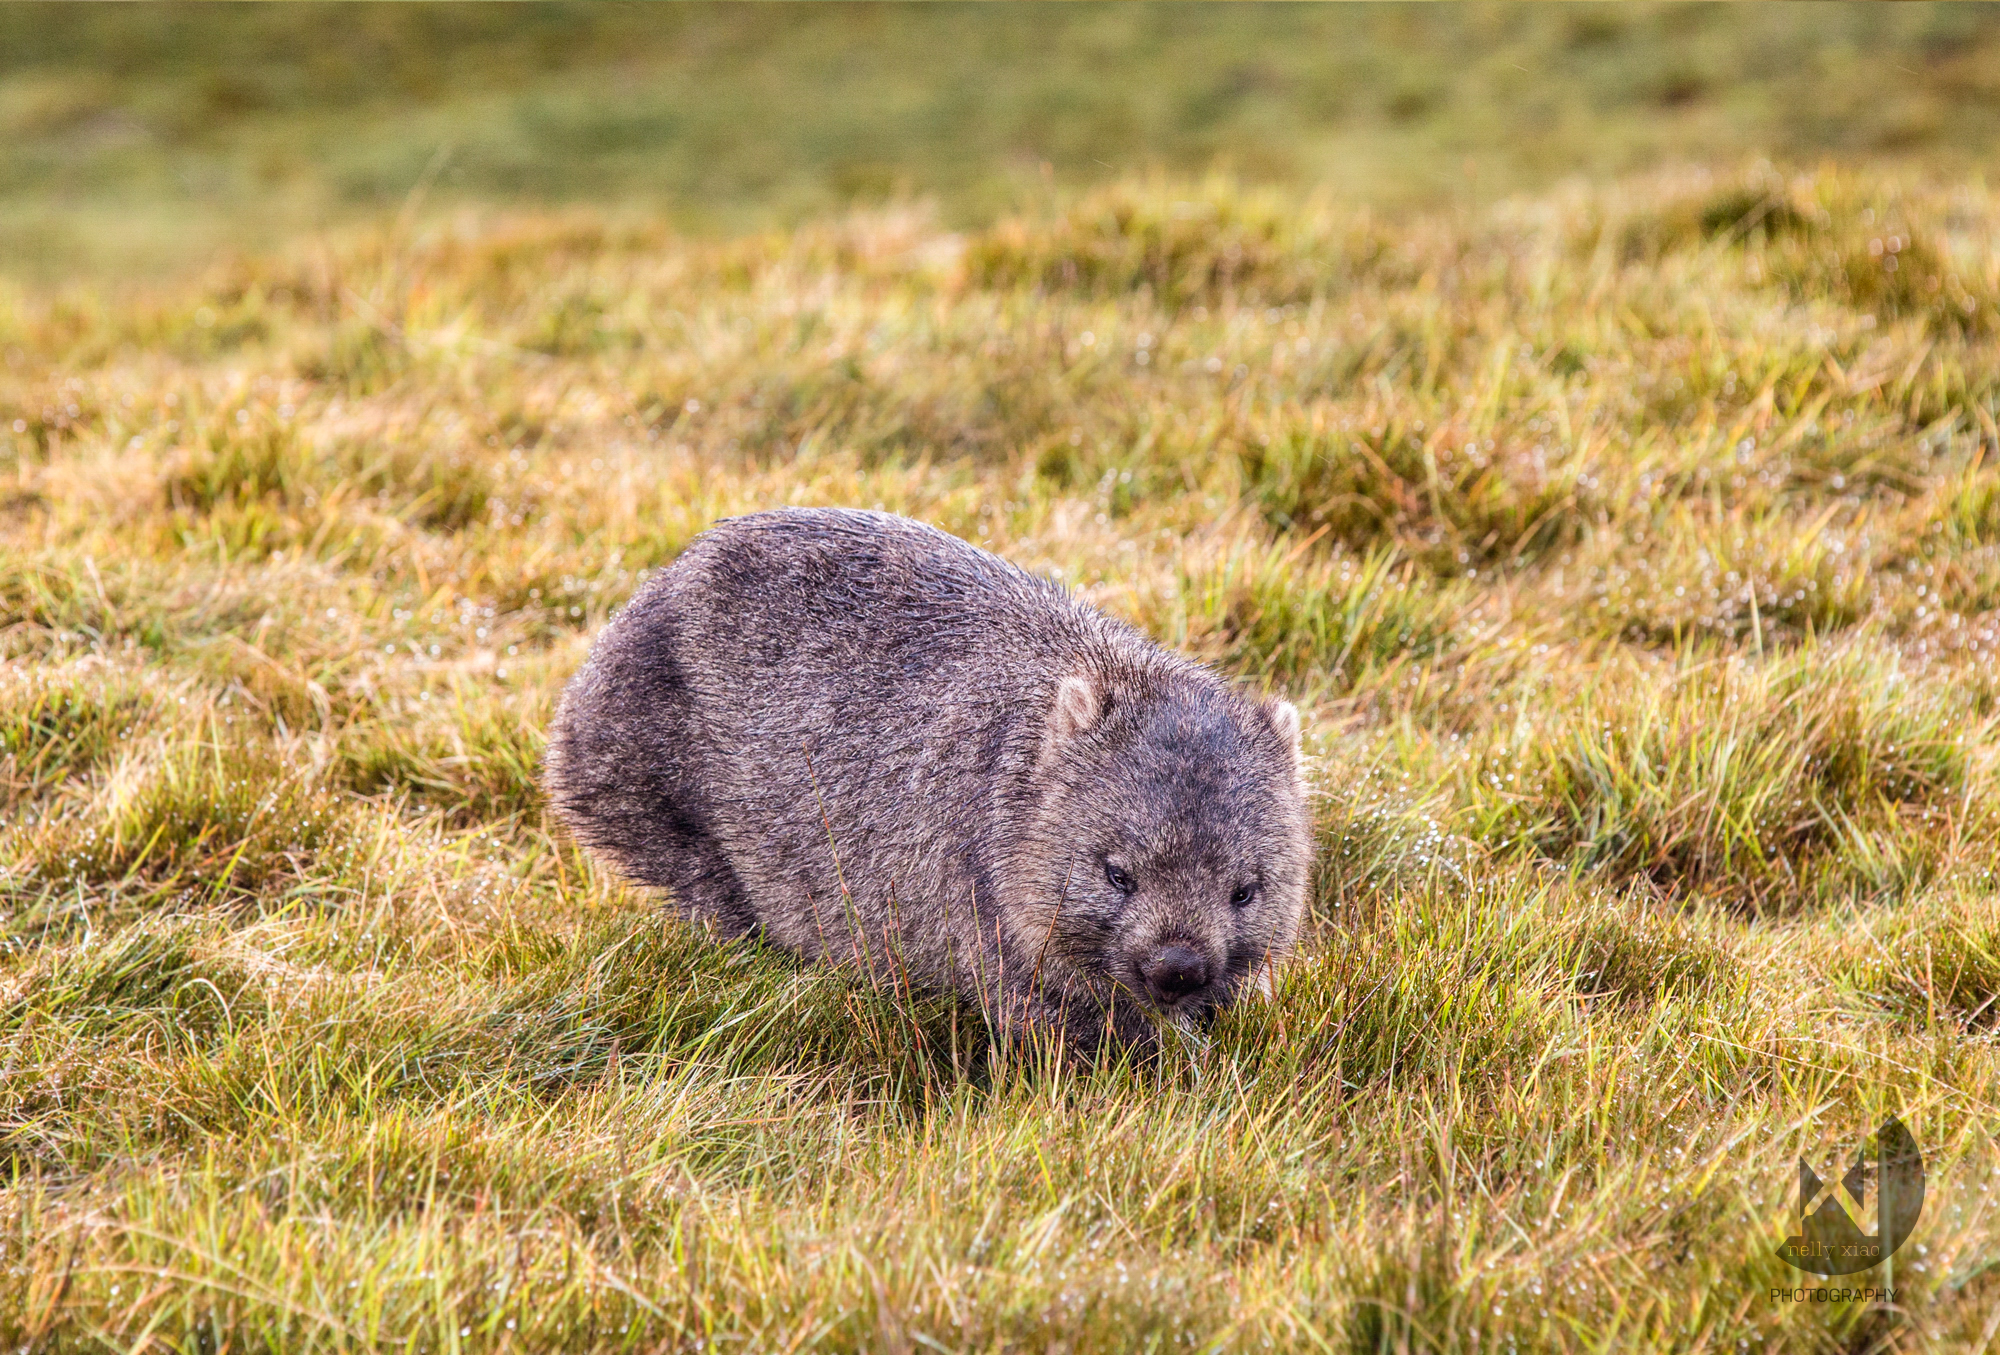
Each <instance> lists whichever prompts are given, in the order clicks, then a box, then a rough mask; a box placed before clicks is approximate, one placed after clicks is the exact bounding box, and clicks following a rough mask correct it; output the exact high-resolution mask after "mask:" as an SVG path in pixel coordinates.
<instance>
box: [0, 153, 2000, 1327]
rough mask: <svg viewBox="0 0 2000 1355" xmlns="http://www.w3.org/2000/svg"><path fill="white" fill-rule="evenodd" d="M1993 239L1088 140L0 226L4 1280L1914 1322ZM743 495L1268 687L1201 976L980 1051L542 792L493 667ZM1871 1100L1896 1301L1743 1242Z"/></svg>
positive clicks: (1938, 1142)
mask: <svg viewBox="0 0 2000 1355" xmlns="http://www.w3.org/2000/svg"><path fill="white" fill-rule="evenodd" d="M1996 238H2000V199H1995V198H1994V197H1992V196H1990V195H1988V194H1985V193H1983V192H1980V191H1975V190H1973V189H1970V188H1966V187H1963V186H1958V187H1949V186H1946V187H1937V186H1932V185H1927V184H1924V183H1900V182H1896V181H1894V180H1891V179H1888V178H1884V177H1879V176H1873V175H1860V174H1855V173H1843V172H1835V171H1830V170H1828V171H1822V172H1819V173H1816V174H1799V175H1796V176H1791V177H1782V176H1779V175H1777V174H1776V173H1774V172H1772V171H1770V170H1769V169H1751V170H1746V171H1743V172H1741V173H1736V174H1728V175H1720V176H1710V175H1706V174H1697V173H1687V174H1682V175H1676V176H1666V177H1657V178H1650V179H1644V180H1634V181H1629V182H1626V183H1624V184H1622V185H1620V186H1618V187H1616V188H1613V189H1608V190H1604V191H1601V192H1588V193H1586V192H1581V191H1578V192H1573V193H1567V194H1557V195H1553V196H1548V197H1542V198H1536V199H1528V200H1515V201H1510V202H1508V203H1505V204H1503V205H1501V206H1499V207H1497V208H1494V209H1491V210H1482V211H1479V212H1476V213H1469V212H1460V213H1452V212H1444V213H1433V214H1428V215H1421V214H1420V215H1411V216H1407V217H1382V216H1370V215H1368V214H1357V213H1351V212H1343V211H1339V210H1335V209H1334V208H1331V207H1329V206H1326V205H1324V204H1318V203H1315V202H1312V201H1309V200H1301V199H1297V198H1287V197H1283V196H1276V195H1267V194H1258V193H1251V192H1245V191H1242V190H1239V189H1237V188H1235V187H1233V186H1231V185H1230V184H1228V183H1226V182H1220V181H1217V182H1205V183H1196V184H1188V183H1176V182H1166V181H1160V182H1145V183H1137V184H1128V185H1125V186H1122V187H1116V188H1110V189H1104V190H1100V191H1098V192H1096V193H1095V194H1093V195H1090V196H1085V197H1082V198H1078V199H1075V200H1073V201H1071V202H1070V203H1069V204H1068V205H1067V206H1065V207H1063V208H1061V209H1059V210H1056V211H1054V212H1053V213H1052V214H1050V215H1047V216H1039V217H1034V218H1027V219H1020V220H1013V221H1007V222H1003V223H1001V224H999V225H997V226H995V227H993V228H991V229H989V230H984V231H980V232H975V233H972V234H959V233H954V232H951V231H949V230H947V229H945V228H944V227H943V226H941V225H940V224H938V222H937V221H936V220H935V219H933V218H932V217H931V216H929V215H927V214H926V213H925V212H923V211H921V210H918V209H914V208H909V209H896V210H891V211H885V212H880V213H872V214H870V213H863V214H858V215H851V216H846V217H840V218H833V219H827V220H824V221H821V222H819V223H817V224H813V225H809V226H806V227H803V228H801V229H799V230H797V231H793V232H789V233H783V234H771V235H765V236H758V237H754V238H745V239H736V240H731V241H726V242H700V241H692V240H687V239H682V238H678V237H676V236H674V235H673V234H671V233H669V232H667V231H665V230H663V229H655V228H651V227H646V226H643V225H619V224H616V223H614V222H612V221H610V220H609V219H607V218H601V217H598V216H595V215H592V214H589V213H585V212H578V213H576V214H573V215H566V216H541V217H492V216H489V217H465V218H460V219H439V220H435V221H429V222H426V223H424V224H421V225H418V224H413V223H412V222H411V221H408V220H405V221H401V222H397V223H390V224H388V225H385V226H383V227H382V228H381V229H380V230H377V231H373V232H367V233H362V234H359V235H355V236H352V237H346V238H343V239H342V240H340V241H339V242H337V243H335V244H333V245H329V246H324V247H314V248H303V247H302V248H301V249H299V250H297V251H296V252H293V253H289V254H282V255H279V256H275V257H269V258H257V259H251V260H246V261H244V262H241V263H237V264H234V265H231V266H229V267H227V268H224V269H221V270H219V271H217V272H216V273H214V274H213V275H210V276H207V277H204V278H201V279H197V280H192V281H187V282H183V283H175V284H171V285H166V284H163V285H161V286H160V287H159V288H157V289H156V290H153V291H150V292H146V293H143V294H140V293H136V292H131V291H123V292H118V291H110V290H105V289H96V290H93V289H89V288H83V287H78V288H75V289H72V290H68V291H60V290H58V291H35V292H29V291H15V292H12V293H7V294H5V295H0V651H3V652H4V655H5V671H4V675H0V807H4V813H5V816H6V817H5V822H4V830H3V831H0V872H4V874H0V890H4V894H0V908H4V915H3V916H0V921H3V922H4V932H0V935H4V942H0V945H4V949H0V1069H4V1070H5V1071H4V1073H0V1166H4V1169H5V1170H4V1175H0V1348H5V1349H21V1348H26V1349H32V1350H64V1351H68V1350H77V1351H81V1350H96V1349H100V1348H117V1349H123V1350H137V1349H147V1348H175V1349H201V1350H210V1351H221V1350H230V1351H237V1350H244V1349H274V1350H275V1349H284V1350H297V1349H342V1350H347V1349H355V1350H358V1349H397V1350H410V1351H422V1352H443V1351H447V1350H461V1349H492V1350H509V1349H633V1350H653V1349H688V1350H696V1349H711V1348H718V1347H723V1348H742V1349H754V1350H794V1349H807V1348H828V1349H842V1348H846V1349H884V1350H914V1349H917V1348H919V1347H921V1348H926V1349H979V1350H988V1349H992V1350H998V1349H1010V1350H1011V1349H1023V1350H1026V1349H1033V1350H1044V1349H1048V1350H1057V1349H1060V1350H1072V1351H1073V1350H1083V1349H1102V1350H1126V1349H1146V1348H1151V1349H1160V1350H1167V1349H1204V1350H1234V1349H1261V1348H1273V1349H1280V1348H1281V1349H1371V1350H1373V1349H1380V1350H1451V1351H1475V1350H1476V1351H1501V1350H1542V1349H1561V1350H1576V1351H1617V1350H1627V1349H1654V1348H1672V1349H1687V1350H1702V1351H1716V1350H1731V1349H1738V1350H1740V1349H1804V1350H1822V1349H1824V1350H1835V1349H1840V1350H1847V1349H1866V1348H1872V1347H1875V1346H1880V1345H1885V1344H1900V1345H1902V1346H1904V1347H1907V1348H1927V1349H1937V1350H1966V1351H1971V1350H1980V1349H1985V1348H1987V1347H1988V1346H1989V1345H1990V1344H1991V1342H1992V1341H1993V1340H1994V1338H1995V1336H1996V1333H2000V1318H1996V1317H1995V1316H1994V1314H1995V1313H1996V1312H2000V1288H1997V1287H1996V1282H1995V1279H1994V1270H1993V1267H1994V1265H1995V1263H1996V1261H2000V1217H1996V1215H1995V1214H1993V1213H1991V1212H1989V1210H1990V1209H1991V1208H1992V1198H1993V1190H1992V1186H1993V1182H1994V1180H1995V1174H1996V1172H2000V1158H1996V1157H1995V1155H1994V1153H1993V1150H1992V1147H1991V1143H1990V1133H1989V1131H1990V1127H1991V1125H1992V1123H1993V1117H1994V1115H1995V1113H1996V1111H2000V1063H1996V1058H1995V1050H1994V1044H1993V1040H1992V1031H1993V1029H1994V1021H1995V1000H1996V997H2000V881H1997V880H1996V869H2000V822H1996V811H1995V808H1994V803H1995V802H1994V791H1995V788H1996V787H1995V776H1996V753H2000V730H1996V718H2000V677H1996V670H1995V659H1996V646H2000V463H1997V462H1996V457H2000V428H1996V423H1995V420H1996V411H2000V249H1996ZM780 503H840V504H857V505H863V506H881V507H885V508H889V509H892V510H895V511H899V512H904V513H909V514H912V515H914V516H917V517H921V518H925V519H928V520H930V521H933V522H936V523H938V524H940V525H941V526H943V527H945V528H947V529H949V530H951V531H954V532H957V533H959V534H961V535H963V536H965V537H967V538H969V539H972V540H975V541H978V542H980V543H982V544H985V545H988V546H990V547H992V548H994V549H996V550H1000V551H1003V552H1005V553H1006V554H1008V555H1010V556H1011V557H1013V558H1015V559H1017V560H1020V561H1022V562H1023V563H1026V564H1029V565H1031V566H1035V567H1038V568H1042V569H1046V570H1050V571H1054V572H1056V573H1058V574H1060V576H1061V577H1063V578H1064V579H1066V580H1068V581H1070V582H1072V583H1074V584H1075V585H1076V586H1078V587H1080V588H1083V589H1085V590H1087V591H1088V592H1089V593H1090V594H1091V595H1092V596H1094V597H1096V598H1097V599H1098V600H1100V601H1101V602H1102V603H1103V605H1105V606H1106V607H1108V608H1110V609H1111V610H1113V611H1116V612H1119V613H1121V614H1123V615H1126V616H1128V617H1130V618H1132V619H1133V620H1134V621H1136V622H1138V623H1139V624H1141V625H1142V626H1144V627H1146V628H1147V629H1148V630H1150V631H1151V632H1153V633H1154V634H1156V635H1157V636H1159V637H1160V638H1161V639H1162V640H1164V641H1166V642H1169V643H1172V644H1176V645H1180V646H1183V647H1185V648H1187V649H1189V650H1191V651H1193V652H1195V653H1198V654H1201V655H1203V656H1205V657H1207V658H1210V659H1212V660H1213V661H1215V662H1216V663H1218V664H1219V665H1221V666H1223V667H1224V668H1225V669H1227V670H1228V671H1230V672H1231V673H1234V674H1236V675H1238V676H1239V677H1240V678H1241V680H1242V681H1244V682H1245V683H1247V684H1250V685H1253V686H1263V685H1269V686H1273V687H1280V688H1283V689H1285V690H1286V691H1288V692H1290V693H1292V694H1293V695H1294V696H1295V697H1296V698H1297V699H1299V700H1300V701H1301V702H1302V703H1304V704H1305V705H1306V706H1307V707H1308V709H1309V711H1310V717H1311V719H1310V730H1309V736H1308V739H1309V750H1310V753H1311V755H1312V758H1313V763H1314V774H1315V780H1316V785H1317V788H1318V789H1317V797H1318V798H1317V803H1318V814H1319V823H1320V839H1319V840H1320V849H1321V868H1320V872H1319V877H1320V878H1319V884H1318V888H1317V890H1316V896H1315V912H1314V923H1313V926H1312V929H1311V936H1310V940H1309V943H1308V944H1307V946H1306V947H1305V949H1304V952H1303V954H1302V955H1301V957H1300V958H1299V960H1298V962H1297V963H1296V965H1295V966H1294V967H1293V968H1292V969H1291V971H1290V972H1289V973H1288V974H1287V975H1286V976H1285V978H1284V981H1283V984H1282V988H1281V992H1280V994H1279V999H1278V1000H1277V1001H1276V1002H1275V1003H1272V1004H1268V1005H1257V1006H1254V1007H1250V1008H1245V1009H1240V1010H1238V1011H1236V1012H1234V1013H1231V1014H1229V1015H1228V1016H1227V1017H1226V1018H1225V1019H1224V1020H1223V1021H1222V1022H1221V1023H1220V1025H1219V1026H1218V1028H1217V1029H1216V1030H1215V1031H1214V1032H1213V1033H1212V1036H1211V1037H1210V1038H1208V1039H1207V1040H1205V1041H1202V1042H1200V1043H1198V1044H1190V1045H1189V1046H1188V1047H1186V1048H1179V1049H1175V1050H1172V1051H1169V1053H1168V1055H1167V1056H1166V1057H1164V1058H1163V1059H1162V1060H1161V1062H1160V1063H1159V1064H1158V1065H1157V1066H1147V1067H1141V1068H1132V1067H1104V1068H1100V1069H1097V1070H1094V1071H1092V1070H1076V1069H1067V1070H1065V1069H1049V1068H1036V1067H1021V1066H1018V1064H1017V1063H1014V1062H1011V1061H1010V1060H1009V1059H1007V1058H1004V1057H999V1056H996V1055H995V1054H994V1052H993V1051H991V1050H989V1048H988V1046H987V1042H986V1035H985V1031H984V1029H983V1027H981V1025H980V1023H979V1020H978V1017H977V1014H976V1013H975V1012H971V1011H968V1010H967V1009H965V1008H963V1007H961V1006H959V1005H957V1004H954V1003H952V1002H949V1001H946V1000H943V999H939V998H920V999H918V1000H917V1001H915V1002H914V1003H912V1002H909V1001H906V1000H903V999H901V998H899V997H898V995H896V994H893V993H881V992H875V991H871V990H869V989H868V988H866V987H865V986H863V985H862V983H861V981H860V980H859V979H857V978H856V977H855V976H853V975H851V974H848V973H843V972H839V971H833V970H825V969H801V968H799V967H798V966H796V965H794V964H793V963H791V962H790V961H788V960H786V959H785V958H783V957H781V956H778V955H776V954H773V953H770V952H767V951H764V950H760V949H758V948H756V947H754V946H748V945H737V946H730V947H716V946H713V945H711V944H709V943H708V942H707V941H705V940H704V939H703V938H702V937H701V936H699V935H697V934H694V933H692V932H690V931H688V930H686V929H684V928H682V927H680V926H679V925H677V924H675V923H672V922H671V921H669V920H667V918H666V917H665V916H664V915H663V913H662V911H661V909H660V907H659V904H658V901H657V900H651V899H647V898H642V897H639V896H637V895H636V894H634V893H632V892H630V891H627V890H625V889H622V888H621V887H619V886H618V885H617V884H616V883H615V882H613V881H611V880H608V879H606V878H604V877H602V876H601V875H599V874H598V873H596V872H595V871H593V870H592V868H591V867H590V866H589V865H588V864H587V863H586V862H585V861H584V860H582V859H581V858H580V857H579V856H578V855H577V853H576V852H575V851H574V849H573V848H572V847H571V846H570V845H569V844H568V843H567V842H566V841H564V840H563V839H562V837H561V836H560V834H558V833H557V832H555V831H554V829H553V828H552V826H551V824H550V822H549V821H548V819H547V817H546V815H545V812H544V808H543V805H542V801H541V799H540V796H539V794H538V792H537V789H536V786H535V775H536V765H537V759H538V756H539V750H540V744H541V731H542V729H543V726H544V724H545V722H546V719H547V716H548V713H549V710H550V705H551V702H552V700H553V698H554V696H555V694H556V693H557V692H558V691H559V690H560V687H561V684H562V682H563V680H564V679H565V677H566V676H567V675H568V673H569V672H570V671H571V670H572V669H573V668H574V666H575V665H576V663H577V662H578V661H579V659H580V657H581V655H582V653H583V652H584V649H585V647H586V645H587V643H588V640H589V637H590V635H591V633H592V632H593V630H594V629H595V628H596V627H597V626H598V625H600V624H601V623H602V622H603V620H604V619H605V617H606V616H607V615H609V613H610V612H611V611H612V610H613V609H614V608H615V607H617V606H618V605H619V603H620V602H621V601H622V600H623V599H624V598H626V597H627V596H628V595H629V594H630V593H631V591H632V589H633V588H634V586H635V585H636V584H637V583H638V582H639V581H640V580H641V579H642V578H643V577H644V576H645V574H646V573H647V571H649V570H652V569H656V568H658V567H660V566H661V565H663V564H665V563H666V562H667V561H669V560H671V559H672V558H673V556H674V555H675V553H676V552H677V551H678V550H679V549H680V548H681V547H682V546H683V545H685V543H686V542H687V541H688V540H689V538H690V537H691V536H693V535H694V534H695V533H696V532H698V531H699V530H701V529H702V527H703V526H704V525H705V524H707V523H708V522H710V521H712V520H713V519H715V518H717V517H719V516H724V515H727V514H730V513H736V512H743V511H748V510H752V509H756V508H761V507H766V506H770V505H773V504H780ZM1889 1110H1894V1111H1896V1112H1897V1113H1899V1114H1901V1115H1902V1116H1903V1117H1904V1119H1905V1120H1906V1121H1907V1122H1908V1123H1909V1124H1910V1125H1911V1126H1912V1127H1913V1128H1914V1130H1915V1132H1916V1134H1917V1137H1918V1140H1919V1142H1920V1143H1921V1145H1922V1146H1923V1149H1924V1152H1925V1154H1926V1156H1927V1161H1928V1164H1929V1167H1930V1172H1931V1176H1930V1181H1931V1195H1930V1200H1929V1205H1928V1207H1927V1210H1926V1213H1925V1216H1924V1219H1923V1222H1922V1225H1921V1227H1920V1229H1919V1231H1918V1233H1917V1234H1916V1236H1915V1238H1914V1240H1913V1241H1912V1242H1911V1243H1910V1245H1909V1246H1908V1247H1906V1248H1905V1249H1904V1251H1903V1252H1901V1253H1900V1254H1899V1255H1898V1256H1897V1257H1896V1258H1895V1262H1894V1271H1893V1276H1891V1275H1889V1274H1888V1273H1887V1270H1886V1268H1885V1269H1884V1270H1882V1271H1878V1272H1874V1273H1872V1274H1871V1275H1869V1276H1867V1277H1859V1278H1858V1279H1857V1280H1853V1281H1842V1282H1841V1283H1849V1284H1851V1283H1857V1282H1862V1281H1866V1282H1869V1283H1875V1284H1883V1283H1891V1282H1892V1283H1893V1284H1894V1286H1895V1288H1896V1292H1897V1303H1896V1304H1895V1305H1894V1306H1893V1308H1889V1309H1884V1308H1882V1307H1880V1306H1871V1305H1868V1304H1862V1303H1852V1302H1833V1303H1809V1302H1786V1301H1781V1300H1779V1299H1776V1298H1774V1297H1773V1296H1772V1291H1773V1290H1774V1289H1777V1288H1785V1289H1789V1288H1790V1287H1791V1286H1792V1285H1793V1283H1794V1281H1797V1280H1800V1279H1801V1278H1802V1277H1800V1276H1798V1275H1797V1274H1796V1273H1795V1272H1793V1271H1791V1270H1789V1269H1788V1268H1787V1267H1786V1266H1785V1265H1784V1264H1783V1263H1782V1262H1781V1261H1779V1260H1778V1258H1777V1257H1776V1256H1775V1255H1774V1248H1775V1246H1776V1244H1777V1243H1778V1242H1779V1241H1780V1240H1782V1238H1783V1237H1784V1236H1785V1235H1786V1233H1787V1231H1788V1230H1789V1226H1790V1225H1792V1224H1793V1223H1794V1222H1795V1220H1794V1219H1792V1218H1791V1217H1790V1211H1791V1209H1792V1206H1793V1202H1794V1186H1793V1183H1794V1182H1795V1181H1796V1173H1795V1167H1794V1163H1795V1159H1796V1158H1797V1156H1798V1155H1799V1154H1800V1153H1805V1154H1807V1155H1808V1156H1809V1157H1811V1158H1812V1159H1813V1160H1814V1161H1815V1162H1831V1161H1833V1160H1834V1158H1835V1156H1836V1154H1837V1152H1838V1148H1837V1145H1838V1144H1840V1143H1844V1142H1848V1141H1850V1140H1851V1137H1852V1136H1853V1135H1855V1134H1857V1133H1858V1132H1860V1131H1862V1130H1864V1129H1866V1128H1868V1127H1870V1126H1872V1124H1873V1123H1874V1122H1875V1120H1877V1119H1878V1118H1879V1117H1880V1116H1881V1115H1882V1114H1883V1113H1884V1112H1885V1111H1889Z"/></svg>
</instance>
